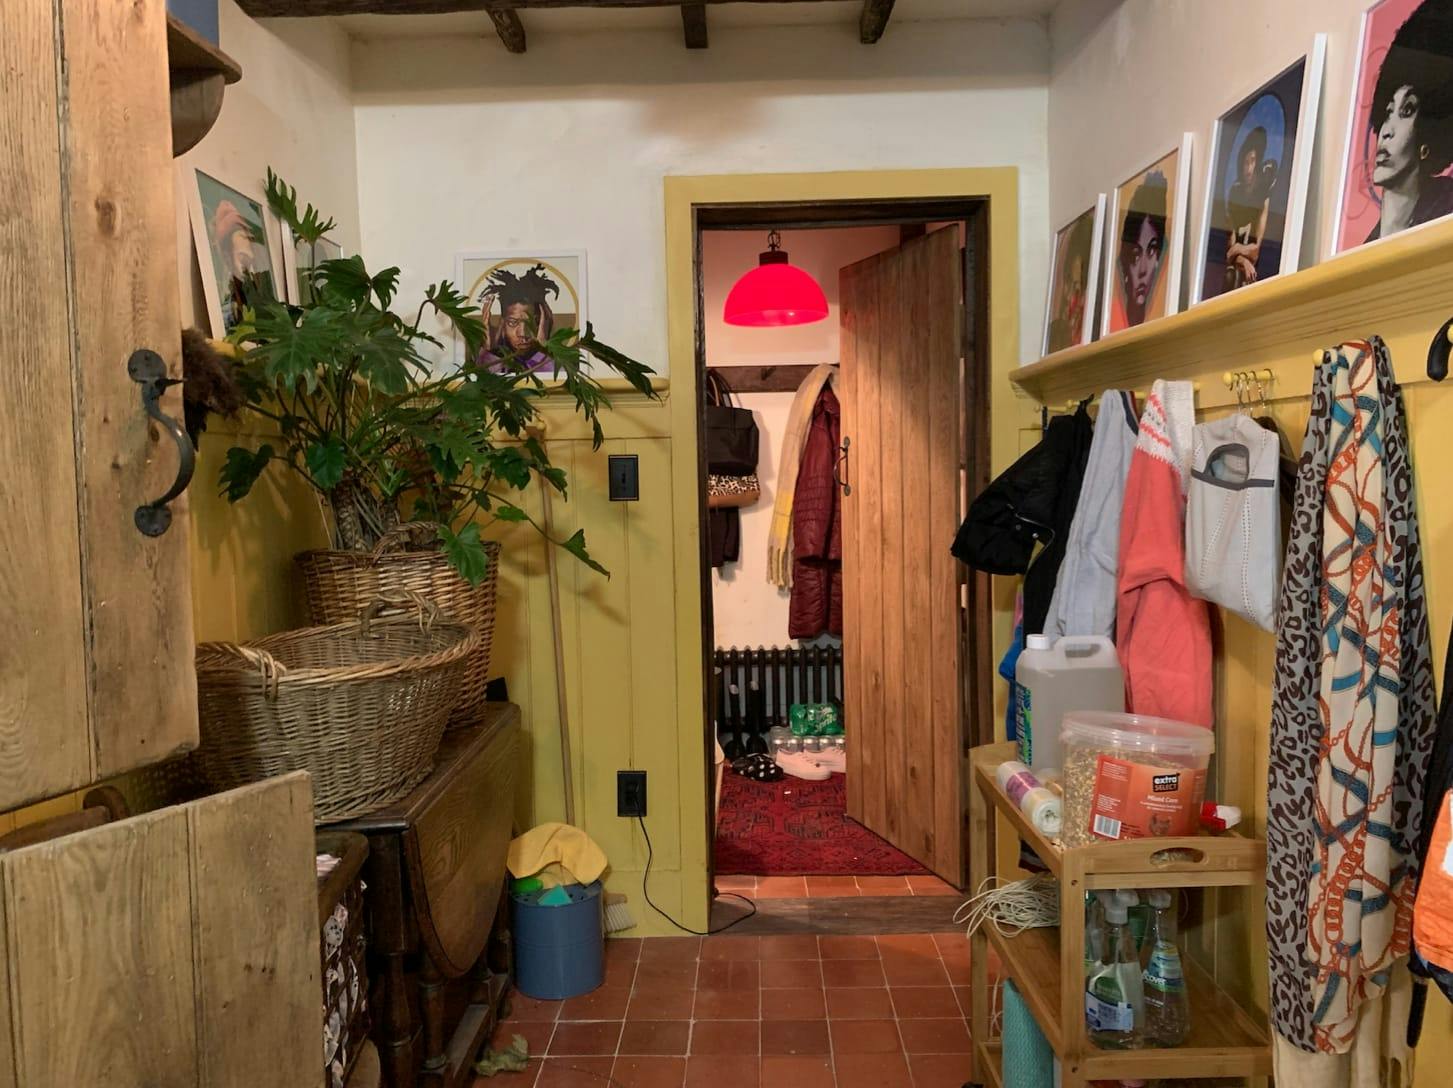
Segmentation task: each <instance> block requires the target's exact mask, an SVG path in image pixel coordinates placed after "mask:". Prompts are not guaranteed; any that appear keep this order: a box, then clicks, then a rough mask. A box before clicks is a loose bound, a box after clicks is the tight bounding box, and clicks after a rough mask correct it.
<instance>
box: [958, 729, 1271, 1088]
mask: <svg viewBox="0 0 1453 1088" xmlns="http://www.w3.org/2000/svg"><path fill="white" fill-rule="evenodd" d="M1014 758H1016V749H1015V746H1014V745H1013V744H1012V743H1009V744H989V745H984V746H982V747H979V748H975V749H974V750H973V752H972V753H971V756H970V764H971V768H972V772H971V789H970V819H971V821H972V828H971V834H972V835H973V845H972V848H971V859H972V862H973V870H974V872H973V877H972V881H971V884H972V887H973V888H975V889H977V888H978V887H979V886H980V885H981V884H982V883H983V881H984V880H985V879H986V878H987V877H988V876H989V875H990V873H991V871H992V867H993V862H994V857H995V853H996V838H997V835H996V830H997V829H996V825H997V823H998V821H999V820H1004V821H1006V822H1007V823H1008V824H1009V825H1010V826H1011V827H1012V828H1013V829H1014V832H1015V834H1017V835H1018V836H1019V837H1020V838H1021V839H1023V840H1024V841H1025V842H1026V843H1027V844H1028V845H1029V847H1030V848H1031V849H1033V850H1034V852H1035V853H1036V854H1037V855H1039V857H1040V858H1041V859H1042V860H1043V861H1044V863H1045V865H1046V866H1047V867H1048V868H1049V870H1050V871H1051V872H1052V873H1053V874H1054V875H1055V877H1056V878H1057V879H1058V880H1059V883H1060V902H1061V903H1062V904H1064V905H1065V906H1064V907H1063V908H1062V909H1063V914H1062V919H1061V923H1062V924H1061V926H1060V927H1058V928H1049V929H1028V930H1025V931H1024V932H1023V933H1020V934H1019V935H1017V936H1014V937H1006V936H1004V935H1003V934H1001V933H1000V932H999V931H998V930H997V929H996V928H995V927H994V926H993V925H992V924H986V925H984V926H982V927H981V928H979V929H978V930H976V931H975V933H974V936H973V938H972V952H971V963H972V965H973V967H972V970H973V991H972V995H973V1006H972V1014H971V1019H972V1027H973V1032H972V1033H973V1037H974V1080H975V1081H976V1082H977V1083H979V1084H982V1085H986V1086H989V1085H992V1086H994V1088H998V1086H999V1085H1001V1084H1002V1083H1003V1080H1002V1076H1001V1062H1002V1054H1001V1050H1000V1043H999V1040H997V1039H991V1038H990V1037H989V1002H990V995H989V978H988V951H989V948H990V947H991V946H992V948H993V950H994V952H995V953H996V954H997V955H998V957H999V959H1000V961H1001V963H1002V964H1003V971H1004V974H1005V976H1006V977H1008V978H1011V979H1013V980H1014V983H1015V986H1016V987H1017V988H1018V990H1019V992H1020V995H1021V996H1022V997H1023V999H1024V1002H1025V1004H1026V1005H1027V1006H1028V1008H1029V1011H1030V1013H1031V1014H1032V1015H1033V1017H1034V1019H1035V1022H1036V1023H1037V1024H1038V1025H1039V1028H1040V1030H1041V1031H1042V1032H1043V1033H1044V1036H1045V1038H1046V1039H1047V1040H1048V1041H1049V1045H1050V1048H1051V1049H1052V1050H1053V1051H1054V1052H1055V1054H1056V1055H1057V1056H1058V1057H1059V1059H1060V1063H1061V1067H1062V1074H1063V1078H1062V1083H1063V1085H1064V1088H1079V1086H1081V1085H1084V1084H1086V1083H1088V1082H1089V1081H1092V1080H1117V1079H1121V1080H1133V1079H1140V1080H1144V1079H1149V1078H1152V1077H1155V1078H1165V1079H1176V1078H1196V1077H1237V1076H1239V1077H1262V1076H1266V1075H1268V1074H1269V1073H1270V1072H1271V1048H1270V1037H1269V1035H1268V1031H1267V1028H1266V1026H1265V1023H1264V1022H1263V1021H1261V1020H1260V1019H1259V1018H1257V1017H1255V1016H1253V1015H1252V1014H1250V1013H1248V1012H1247V1011H1246V1010H1245V1009H1243V1008H1242V1007H1241V1006H1240V1005H1238V1004H1237V1003H1236V1001H1234V1000H1233V999H1232V998H1231V997H1230V996H1229V995H1228V994H1226V993H1225V992H1224V991H1223V990H1222V989H1221V988H1220V987H1219V986H1217V985H1216V983H1215V981H1214V980H1213V979H1212V978H1211V976H1210V975H1209V974H1207V973H1206V971H1205V970H1203V969H1202V968H1201V967H1200V966H1199V965H1198V964H1197V963H1195V962H1194V961H1193V960H1191V959H1190V958H1189V957H1186V958H1185V960H1184V965H1185V972H1186V988H1187V992H1188V993H1189V994H1190V999H1191V1034H1190V1037H1189V1038H1188V1039H1187V1040H1186V1043H1185V1044H1184V1045H1183V1046H1179V1047H1174V1048H1145V1049H1141V1050H1101V1049H1099V1048H1098V1047H1096V1046H1094V1045H1093V1044H1092V1043H1091V1042H1090V1040H1089V1036H1088V1034H1087V1033H1086V1030H1085V1019H1084V997H1083V991H1084V979H1083V963H1084V942H1085V934H1084V912H1083V910H1081V909H1079V904H1080V903H1081V901H1082V900H1083V898H1084V894H1085V893H1086V892H1087V891H1094V890H1098V889H1111V888H1156V887H1162V888H1208V887H1233V886H1254V885H1259V884H1260V883H1261V882H1262V880H1263V879H1264V877H1265V872H1266V845H1265V843H1263V842H1261V841H1260V840H1256V839H1250V838H1246V837H1244V836H1240V835H1234V834H1227V835H1217V836H1196V837H1187V838H1177V839H1147V840H1135V841H1131V842H1123V843H1097V844H1093V845H1090V846H1084V847H1075V848H1061V847H1060V846H1059V845H1058V844H1057V843H1054V842H1051V841H1050V840H1049V839H1047V838H1045V836H1044V835H1042V834H1041V833H1040V832H1039V831H1037V830H1036V829H1035V828H1034V826H1033V825H1032V824H1031V823H1030V822H1029V821H1028V820H1026V819H1025V818H1024V816H1023V814H1022V813H1020V811H1019V808H1018V806H1017V805H1015V804H1014V803H1013V802H1012V801H1010V799H1009V798H1008V797H1007V796H1006V795H1005V793H1004V791H1003V790H1001V789H1000V788H999V784H998V782H997V781H995V778H994V770H995V768H996V767H998V765H999V764H1000V763H1002V762H1003V761H1004V760H1006V759H1014Z"/></svg>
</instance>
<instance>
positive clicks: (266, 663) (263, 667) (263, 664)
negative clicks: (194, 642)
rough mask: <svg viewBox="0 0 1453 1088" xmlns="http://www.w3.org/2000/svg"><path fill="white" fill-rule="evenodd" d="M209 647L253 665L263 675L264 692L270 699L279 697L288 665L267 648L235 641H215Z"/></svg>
mask: <svg viewBox="0 0 1453 1088" xmlns="http://www.w3.org/2000/svg"><path fill="white" fill-rule="evenodd" d="M209 648H210V649H212V650H215V651H217V652H218V653H223V654H228V655H230V656H232V657H235V658H238V659H239V660H241V661H243V662H245V663H246V664H248V665H251V666H252V667H253V668H255V669H256V670H257V672H258V675H259V676H261V677H262V693H263V695H265V696H266V697H267V699H268V700H269V701H271V700H273V699H276V698H277V689H278V681H279V680H281V679H282V678H283V677H284V676H285V675H287V671H288V667H287V666H286V665H284V664H283V663H282V662H281V661H279V660H278V659H277V658H275V657H273V656H272V654H270V653H268V652H267V651H266V650H259V649H258V648H257V647H255V646H239V645H237V643H235V642H213V643H209Z"/></svg>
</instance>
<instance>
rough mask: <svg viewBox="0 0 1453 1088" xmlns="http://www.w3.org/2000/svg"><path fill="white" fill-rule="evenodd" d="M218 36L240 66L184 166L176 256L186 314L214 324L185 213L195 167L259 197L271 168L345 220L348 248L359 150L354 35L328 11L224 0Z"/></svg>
mask: <svg viewBox="0 0 1453 1088" xmlns="http://www.w3.org/2000/svg"><path fill="white" fill-rule="evenodd" d="M219 14H220V16H221V28H220V34H219V38H220V44H221V47H222V49H223V51H224V52H226V53H227V54H228V55H229V56H230V57H232V59H233V60H235V61H236V62H237V63H238V65H239V66H240V67H241V68H242V79H241V81H240V82H238V83H234V84H233V85H232V86H230V87H228V88H227V92H226V94H225V95H224V96H223V99H222V113H221V116H219V117H218V118H217V124H216V125H215V126H213V128H212V131H211V132H209V133H207V135H206V137H204V138H203V140H202V142H201V143H199V144H198V145H197V146H196V147H194V148H192V150H191V151H189V152H187V153H186V154H185V155H183V156H182V157H181V158H179V159H177V160H176V162H177V164H178V173H177V177H178V179H179V180H178V182H177V185H178V189H177V256H178V258H179V263H178V268H179V269H180V270H181V274H180V277H179V278H180V280H181V296H182V309H181V312H182V320H183V321H184V322H187V323H189V324H194V325H196V326H197V327H198V328H201V329H203V330H206V329H207V328H208V325H207V305H206V302H205V301H204V300H203V298H202V285H201V279H200V275H201V274H200V272H199V270H198V264H197V257H196V251H195V249H194V248H193V246H192V231H191V224H190V222H189V221H188V218H187V214H188V213H187V200H186V192H185V190H183V189H182V188H181V186H182V185H183V184H184V181H189V180H190V179H191V177H192V176H193V175H192V173H191V171H192V170H193V169H199V170H205V171H206V172H207V173H208V174H211V175H212V176H213V177H215V178H217V180H219V181H222V182H226V183H227V184H229V185H232V186H234V187H236V188H238V189H241V190H243V191H244V192H249V193H253V194H255V195H257V196H258V197H259V198H261V195H262V184H263V179H264V177H265V176H266V174H267V168H268V167H269V166H271V167H272V168H273V169H274V170H276V171H277V172H278V173H279V174H281V175H282V177H283V178H284V180H286V181H287V182H288V183H289V184H290V185H293V186H295V187H296V188H297V190H298V196H299V198H300V199H301V200H307V201H311V202H312V203H313V204H315V205H317V206H318V207H319V208H321V209H323V210H324V211H325V212H326V213H327V214H329V215H331V216H333V217H334V218H335V219H337V220H338V231H337V237H338V240H339V241H340V243H341V244H342V245H343V247H344V249H345V251H346V252H349V253H354V252H357V251H358V242H359V229H358V156H357V150H356V147H355V144H354V136H353V133H354V128H353V100H352V90H351V87H350V82H351V81H350V76H349V50H348V37H347V35H345V34H344V33H343V31H342V30H340V29H339V28H338V27H336V26H334V25H333V24H332V23H331V22H330V21H329V20H325V19H270V20H268V21H267V22H265V23H260V22H257V21H256V20H254V19H252V18H250V17H248V16H246V15H244V14H242V12H241V10H240V9H239V8H238V7H237V5H236V3H235V2H234V0H221V10H220V13H219Z"/></svg>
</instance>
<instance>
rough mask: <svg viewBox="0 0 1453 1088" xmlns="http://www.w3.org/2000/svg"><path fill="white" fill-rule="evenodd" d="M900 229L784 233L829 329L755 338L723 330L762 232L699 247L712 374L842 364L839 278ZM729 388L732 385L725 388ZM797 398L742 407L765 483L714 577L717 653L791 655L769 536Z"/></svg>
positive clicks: (746, 401)
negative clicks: (729, 559) (733, 649)
mask: <svg viewBox="0 0 1453 1088" xmlns="http://www.w3.org/2000/svg"><path fill="white" fill-rule="evenodd" d="M898 241H899V233H898V228H897V227H848V228H844V229H840V230H839V229H827V230H799V231H784V232H783V234H782V248H783V249H785V250H787V252H788V254H789V256H790V257H791V259H792V263H793V264H794V265H796V266H798V267H799V268H801V269H803V270H804V271H805V272H808V273H809V274H810V275H811V276H812V277H813V278H814V279H816V280H817V282H818V283H819V284H820V285H821V286H822V290H823V294H825V295H826V296H827V305H828V311H829V312H828V317H827V320H826V321H818V322H814V323H813V324H811V325H795V326H789V327H785V328H777V329H749V328H742V327H739V326H735V325H728V324H727V323H726V322H725V321H723V320H722V308H723V306H724V305H725V303H726V296H727V292H728V291H730V290H731V288H732V284H734V283H736V281H737V279H738V277H740V276H741V275H742V273H744V272H746V271H747V270H748V269H750V268H753V267H755V266H756V264H757V255H758V254H759V253H760V252H761V251H762V250H764V249H766V248H767V242H766V234H765V232H759V231H739V230H714V231H707V232H705V233H703V235H702V238H701V273H702V277H701V278H702V284H701V286H702V296H703V298H704V300H705V307H706V361H707V364H708V365H709V366H714V367H733V366H765V365H768V364H773V363H777V364H785V365H801V364H807V365H816V364H818V363H835V362H837V361H838V332H839V328H840V326H839V321H838V316H839V311H838V269H840V268H842V267H843V266H844V265H848V264H852V263H853V262H854V261H859V260H862V259H863V258H864V257H869V256H872V255H873V254H874V253H881V252H882V251H883V250H885V249H891V248H893V247H894V246H896V245H897V244H898ZM727 381H728V383H730V381H731V378H730V377H728V378H727ZM794 396H795V394H793V393H748V394H745V395H742V396H740V397H739V398H738V401H739V403H740V404H741V406H742V407H744V408H749V409H751V411H752V413H753V415H754V416H755V418H756V421H757V431H758V433H759V435H760V436H761V446H760V450H759V454H758V465H757V476H758V478H759V479H760V480H761V483H762V497H761V499H760V500H758V502H757V503H756V504H755V505H753V506H749V507H747V508H745V509H744V510H742V512H741V519H742V550H741V559H740V560H739V561H738V562H736V563H728V564H726V565H725V566H722V567H719V568H717V570H715V571H714V572H713V573H712V578H711V588H712V612H713V624H714V629H715V635H716V644H717V645H718V646H723V647H726V646H786V645H789V644H790V640H789V639H788V637H787V612H788V605H789V603H790V601H791V594H790V593H788V592H787V591H786V590H781V589H778V588H777V587H776V586H774V585H772V584H771V583H770V582H768V581H767V534H768V531H769V530H770V529H771V527H772V503H773V502H774V501H775V500H776V497H777V469H778V462H779V461H780V460H781V456H782V439H783V436H784V435H785V434H786V431H787V416H788V414H789V413H790V411H791V410H792V400H793V397H794Z"/></svg>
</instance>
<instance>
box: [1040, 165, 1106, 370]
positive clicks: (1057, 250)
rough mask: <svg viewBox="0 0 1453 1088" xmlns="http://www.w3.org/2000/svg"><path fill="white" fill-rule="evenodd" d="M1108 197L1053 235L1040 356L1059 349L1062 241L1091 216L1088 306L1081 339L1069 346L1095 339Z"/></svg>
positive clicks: (1086, 270) (1071, 219) (1079, 334)
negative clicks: (1056, 338) (1054, 343)
mask: <svg viewBox="0 0 1453 1088" xmlns="http://www.w3.org/2000/svg"><path fill="white" fill-rule="evenodd" d="M1106 200H1107V198H1106V195H1105V194H1104V193H1100V194H1098V195H1097V196H1096V197H1095V202H1094V203H1093V204H1091V205H1090V206H1089V207H1088V208H1086V209H1084V210H1083V211H1081V212H1080V213H1079V214H1078V215H1075V216H1073V217H1072V218H1070V219H1069V221H1068V222H1066V223H1064V224H1063V225H1061V226H1060V228H1059V229H1058V230H1056V231H1055V232H1054V237H1053V238H1052V239H1051V242H1050V254H1049V289H1048V290H1047V291H1046V292H1045V297H1044V330H1043V335H1042V336H1041V337H1040V355H1041V356H1044V355H1049V354H1052V352H1053V351H1055V350H1060V349H1059V348H1056V347H1053V346H1052V342H1051V340H1052V338H1051V332H1052V331H1053V329H1054V322H1055V320H1056V319H1055V302H1056V289H1057V288H1058V286H1059V280H1060V275H1061V273H1062V271H1063V267H1062V261H1063V259H1064V257H1065V256H1066V252H1065V249H1064V247H1063V246H1062V244H1061V239H1062V238H1065V236H1066V235H1067V234H1068V233H1069V232H1071V231H1073V230H1074V229H1075V227H1076V226H1077V225H1078V224H1079V223H1080V222H1081V221H1083V220H1084V218H1085V217H1086V216H1090V217H1091V220H1090V222H1091V227H1090V251H1089V260H1088V261H1087V263H1086V269H1085V276H1086V283H1085V303H1084V316H1083V319H1082V322H1081V327H1080V329H1079V330H1078V334H1077V335H1078V339H1077V340H1075V341H1074V342H1073V343H1071V344H1069V345H1066V347H1078V346H1080V345H1082V344H1088V343H1091V342H1092V341H1093V340H1094V339H1095V332H1096V315H1097V313H1098V306H1099V295H1098V291H1099V288H1100V247H1101V245H1103V244H1104V243H1103V239H1104V234H1105V206H1106Z"/></svg>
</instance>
